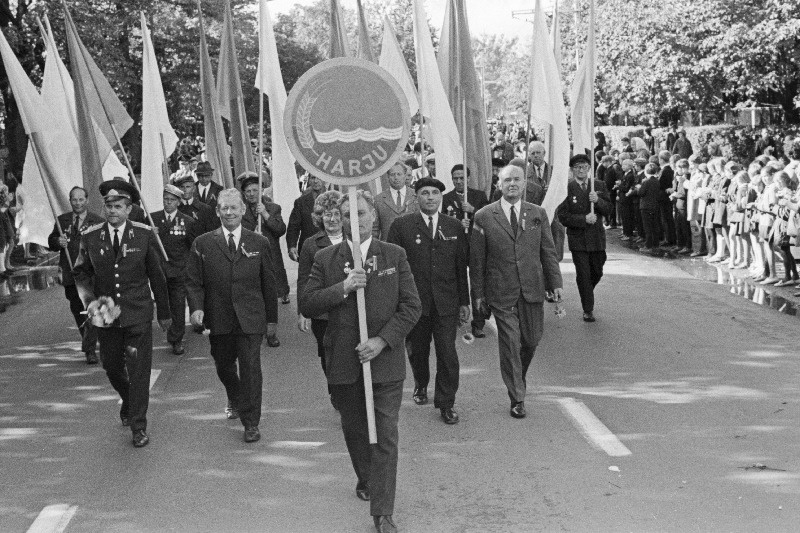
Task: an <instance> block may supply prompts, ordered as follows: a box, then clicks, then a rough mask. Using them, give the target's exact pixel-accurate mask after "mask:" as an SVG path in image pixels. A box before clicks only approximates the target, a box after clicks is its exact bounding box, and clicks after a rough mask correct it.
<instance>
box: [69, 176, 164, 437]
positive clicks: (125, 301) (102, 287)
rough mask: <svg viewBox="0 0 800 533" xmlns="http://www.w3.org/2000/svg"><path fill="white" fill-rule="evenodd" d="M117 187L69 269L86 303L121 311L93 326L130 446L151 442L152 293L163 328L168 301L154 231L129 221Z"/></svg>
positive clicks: (126, 199)
mask: <svg viewBox="0 0 800 533" xmlns="http://www.w3.org/2000/svg"><path fill="white" fill-rule="evenodd" d="M117 187H118V188H117V189H109V190H108V191H107V192H106V194H104V196H103V198H104V200H105V205H104V208H103V211H104V214H105V217H106V222H105V223H102V224H97V225H94V226H91V227H90V228H88V229H87V230H86V231H84V232H83V235H82V237H81V244H80V252H79V255H78V260H77V261H76V263H75V269H74V270H73V273H74V276H75V283H76V285H77V286H78V289H79V291H80V294H81V298H82V299H83V302H84V304H85V305H86V306H87V307H88V305H89V303H90V302H92V301H93V300H94V299H95V298H96V297H101V296H104V297H108V298H111V299H112V300H113V301H114V304H115V306H116V307H118V308H119V309H120V314H119V317H118V318H116V319H115V320H114V321H113V323H112V324H111V325H110V327H101V328H98V332H97V333H98V339H99V340H100V358H101V360H102V362H103V368H104V369H105V371H106V374H107V375H108V379H109V381H110V382H111V385H112V386H113V387H114V389H115V390H116V391H117V392H118V393H119V395H120V397H121V398H122V408H121V409H120V412H119V416H120V419H121V420H122V425H124V426H130V428H131V431H132V432H133V445H134V446H135V447H137V448H141V447H142V446H146V445H147V443H148V442H150V438H149V437H148V436H147V431H146V430H147V406H148V403H149V400H150V367H151V364H152V358H153V327H152V321H153V299H152V297H151V296H150V294H151V291H152V294H153V295H155V298H156V308H157V310H158V324H159V325H160V326H161V329H163V330H164V331H166V330H167V329H168V328H169V326H170V318H169V316H170V313H169V299H168V297H167V281H166V279H165V278H164V272H163V271H162V270H161V259H160V258H159V251H158V248H157V246H156V240H155V235H154V234H153V232H152V231H151V228H150V227H149V226H146V225H144V224H140V223H138V222H132V221H130V220H128V215H130V212H131V196H132V195H133V191H134V190H135V189H134V187H133V186H132V185H131V184H129V183H127V182H120V183H119V184H118V185H117Z"/></svg>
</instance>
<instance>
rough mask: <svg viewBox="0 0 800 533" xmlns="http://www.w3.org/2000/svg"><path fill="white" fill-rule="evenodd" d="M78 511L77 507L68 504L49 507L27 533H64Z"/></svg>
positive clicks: (43, 510) (40, 514) (41, 513)
mask: <svg viewBox="0 0 800 533" xmlns="http://www.w3.org/2000/svg"><path fill="white" fill-rule="evenodd" d="M77 510H78V506H77V505H69V504H68V503H59V504H56V505H48V506H47V507H45V508H44V509H42V512H40V513H39V516H37V517H36V520H34V521H33V524H31V527H29V528H28V532H27V533H63V532H64V530H65V529H67V525H68V524H69V521H70V520H72V517H73V516H75V512H76V511H77Z"/></svg>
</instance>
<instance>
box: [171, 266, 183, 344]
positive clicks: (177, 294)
mask: <svg viewBox="0 0 800 533" xmlns="http://www.w3.org/2000/svg"><path fill="white" fill-rule="evenodd" d="M167 292H168V294H169V314H170V316H171V317H172V325H170V327H169V330H167V342H169V343H171V344H172V343H176V342H178V341H180V340H182V339H183V335H184V334H185V333H186V278H185V277H184V276H179V277H175V278H167Z"/></svg>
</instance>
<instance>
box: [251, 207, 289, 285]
mask: <svg viewBox="0 0 800 533" xmlns="http://www.w3.org/2000/svg"><path fill="white" fill-rule="evenodd" d="M261 203H263V204H264V207H265V208H266V210H267V213H269V218H268V219H267V220H264V219H263V218H262V219H261V235H263V236H264V237H266V238H267V240H268V241H269V248H270V256H271V257H272V264H273V268H274V270H273V273H274V274H275V283H276V287H277V289H278V293H279V294H280V295H281V296H283V295H284V294H289V282H288V281H287V280H286V267H285V266H284V264H283V253H281V241H280V238H281V237H282V236H283V234H284V233H286V224H285V223H284V222H283V217H282V216H281V206H279V205H278V204H276V203H273V202H272V201H271V200H269V199H268V198H262V199H261ZM245 206H246V208H247V209H245V212H244V216H243V217H242V227H243V228H245V229H249V230H250V231H255V230H256V224H257V222H258V213H256V212H255V211H254V210H253V209H251V207H250V206H249V205H247V204H245Z"/></svg>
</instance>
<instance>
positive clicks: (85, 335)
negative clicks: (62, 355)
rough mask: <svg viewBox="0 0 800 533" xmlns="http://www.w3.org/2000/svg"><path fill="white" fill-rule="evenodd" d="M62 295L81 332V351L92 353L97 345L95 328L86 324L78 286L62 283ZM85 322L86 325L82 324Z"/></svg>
mask: <svg viewBox="0 0 800 533" xmlns="http://www.w3.org/2000/svg"><path fill="white" fill-rule="evenodd" d="M64 295H65V296H66V297H67V300H69V310H70V311H71V312H72V317H73V318H74V319H75V325H76V326H78V331H79V332H80V334H81V351H83V353H93V352H95V351H96V346H97V328H95V327H93V326H92V325H91V324H86V315H83V314H81V313H83V312H84V311H85V308H84V307H83V301H81V297H80V296H78V288H77V287H76V286H75V285H64ZM84 324H86V325H84Z"/></svg>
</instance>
